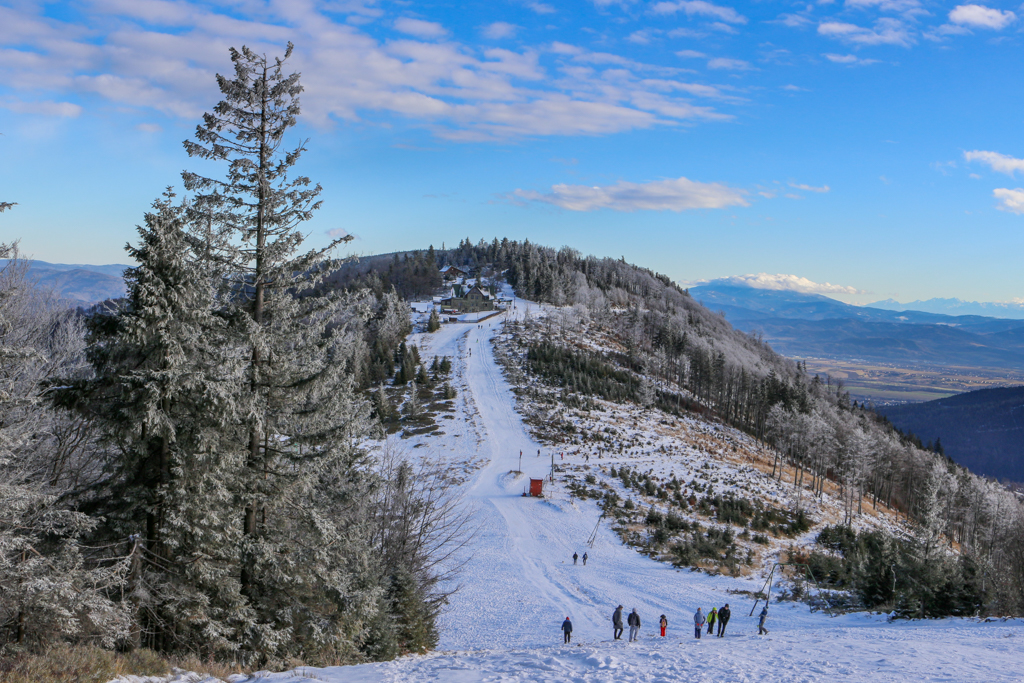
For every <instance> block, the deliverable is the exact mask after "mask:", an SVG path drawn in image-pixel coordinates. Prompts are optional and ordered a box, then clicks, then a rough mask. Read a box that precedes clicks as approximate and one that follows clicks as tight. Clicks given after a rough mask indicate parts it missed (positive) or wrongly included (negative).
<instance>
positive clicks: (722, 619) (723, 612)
mask: <svg viewBox="0 0 1024 683" xmlns="http://www.w3.org/2000/svg"><path fill="white" fill-rule="evenodd" d="M731 616H732V612H731V611H730V610H729V603H725V607H723V608H722V609H720V610H718V637H719V638H724V637H725V625H726V624H728V623H729V617H731Z"/></svg>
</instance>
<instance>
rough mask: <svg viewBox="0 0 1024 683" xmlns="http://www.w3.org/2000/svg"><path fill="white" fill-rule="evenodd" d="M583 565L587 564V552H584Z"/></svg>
mask: <svg viewBox="0 0 1024 683" xmlns="http://www.w3.org/2000/svg"><path fill="white" fill-rule="evenodd" d="M583 566H584V567H586V566H587V554H586V553H583Z"/></svg>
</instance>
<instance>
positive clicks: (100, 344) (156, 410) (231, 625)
mask: <svg viewBox="0 0 1024 683" xmlns="http://www.w3.org/2000/svg"><path fill="white" fill-rule="evenodd" d="M173 197H174V195H173V193H171V192H170V190H168V192H167V193H166V194H165V195H164V197H163V199H161V200H158V201H157V202H155V203H154V205H153V209H154V210H153V211H152V212H150V213H147V214H146V217H145V226H144V227H140V228H139V229H138V232H139V244H138V246H135V247H132V246H129V247H127V248H126V249H127V251H128V253H129V254H130V255H131V256H132V257H133V258H134V259H135V260H136V261H137V262H138V265H137V266H135V267H134V268H130V269H129V270H128V271H127V272H126V276H125V280H126V285H127V288H128V294H127V297H126V303H125V305H124V306H122V307H121V308H119V309H118V310H116V311H114V312H112V313H110V314H106V315H98V316H95V317H94V318H93V319H92V320H91V342H92V343H91V344H90V346H89V348H90V354H89V359H90V362H91V364H92V366H93V368H94V370H95V378H94V379H92V380H91V381H89V382H87V383H84V384H81V385H79V387H78V388H77V389H76V392H75V393H77V394H78V395H77V397H75V396H72V395H71V393H72V392H67V393H68V394H69V395H68V396H66V397H65V399H64V400H72V401H73V403H74V405H76V406H77V407H78V408H79V409H81V410H83V411H84V412H86V413H87V414H88V415H90V416H91V417H92V418H93V419H95V420H96V421H97V422H98V423H99V424H100V425H101V426H102V429H103V432H104V434H105V435H106V438H107V440H108V441H109V442H110V443H111V444H113V445H115V451H114V452H115V454H116V457H115V458H114V460H113V461H112V462H111V463H110V465H109V469H110V470H111V476H110V477H109V478H108V479H106V480H105V481H104V482H103V486H102V488H101V490H100V491H101V492H100V493H99V499H98V500H97V501H96V502H94V503H93V505H94V506H96V507H97V508H98V511H99V512H101V513H102V514H103V515H104V516H105V518H106V519H107V525H106V528H105V532H106V534H108V535H112V536H113V537H114V538H125V537H129V536H135V537H139V538H140V539H141V545H140V547H139V553H140V556H139V558H138V559H137V562H136V565H135V567H134V569H133V571H132V575H131V584H132V585H131V588H132V591H131V596H132V602H133V603H134V612H135V614H136V619H137V622H136V625H135V630H134V634H135V642H136V644H140V645H145V646H147V647H152V648H155V649H160V650H174V649H181V650H188V651H200V652H204V653H209V654H213V653H216V652H223V651H230V650H233V649H234V648H235V647H236V645H235V643H236V642H237V640H238V639H239V637H240V635H241V633H242V631H243V629H244V627H245V624H246V622H247V620H249V619H251V617H252V614H251V612H250V611H249V610H248V608H247V607H246V605H245V604H244V602H243V601H242V600H241V596H240V594H239V585H238V581H237V577H236V573H235V571H234V569H235V567H236V566H237V565H236V564H235V563H225V562H224V558H225V557H230V556H231V555H233V554H234V553H235V552H236V549H237V547H238V544H239V542H240V538H239V535H238V533H237V529H239V525H238V524H237V522H236V520H235V519H234V515H233V509H232V503H231V501H232V498H233V495H234V492H233V491H232V490H231V489H230V488H229V486H228V484H229V482H230V481H231V480H232V478H233V477H234V475H235V473H236V472H237V470H238V469H239V465H240V463H241V460H240V458H239V455H238V450H237V449H235V448H232V444H231V443H230V441H229V440H227V439H226V438H225V437H227V436H228V435H229V434H230V433H231V429H232V425H233V423H235V422H236V421H237V418H236V416H235V415H234V413H233V410H232V408H233V405H234V402H233V396H234V394H235V393H236V392H237V386H238V380H239V378H240V373H239V372H238V371H239V369H240V367H241V363H240V362H238V360H237V359H234V358H232V356H231V355H230V354H227V353H225V349H226V343H225V333H226V325H225V323H224V321H223V319H222V318H220V317H218V316H215V315H214V314H213V304H214V291H213V282H212V279H211V275H212V273H211V272H210V271H209V270H208V268H207V267H206V264H205V263H204V262H203V261H202V260H201V259H200V258H199V256H198V255H197V254H196V253H195V252H194V246H196V245H195V243H194V242H193V241H191V240H190V239H189V237H188V235H187V233H186V230H185V223H184V213H185V207H184V206H175V205H173V204H172V200H173ZM200 246H201V245H200Z"/></svg>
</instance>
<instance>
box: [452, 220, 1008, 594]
mask: <svg viewBox="0 0 1024 683" xmlns="http://www.w3.org/2000/svg"><path fill="white" fill-rule="evenodd" d="M442 258H443V259H447V260H449V261H450V262H452V263H457V264H461V263H485V262H487V263H494V264H495V267H496V268H500V269H502V270H504V271H505V272H506V275H507V278H508V280H509V282H510V283H512V284H513V285H514V286H515V288H516V291H517V293H518V294H520V295H521V296H523V297H526V298H529V299H533V300H538V301H544V302H548V303H551V304H555V305H558V306H561V307H564V308H563V309H562V314H561V316H560V317H556V318H555V319H556V320H557V321H560V324H563V325H568V326H570V327H572V326H577V325H581V324H583V325H589V326H590V328H589V331H588V333H587V334H586V335H585V336H586V337H587V338H594V337H595V335H596V334H597V333H598V332H601V333H603V334H608V335H610V336H611V337H612V338H613V339H614V340H615V344H614V345H613V346H612V347H608V346H607V345H606V346H605V347H597V346H594V345H591V346H590V348H587V345H585V344H584V345H583V346H582V347H580V346H575V347H571V346H569V345H567V343H566V342H565V339H567V338H568V337H569V335H567V334H564V333H557V332H556V331H553V330H549V331H548V332H547V333H546V334H544V335H543V338H544V341H543V342H538V343H537V344H536V346H532V347H531V348H530V349H529V353H528V354H527V358H526V360H527V363H528V371H531V372H533V373H535V374H536V375H537V376H538V377H540V378H542V379H544V380H545V381H546V382H549V383H553V384H555V385H557V386H560V387H562V388H563V389H564V391H565V394H564V396H563V398H562V399H561V400H563V401H564V400H571V396H573V395H597V396H602V397H604V398H608V399H611V400H619V401H621V400H632V401H636V402H638V403H640V404H642V405H656V406H657V407H659V408H660V409H662V410H665V411H667V412H670V413H676V414H682V413H684V412H686V411H691V412H692V411H695V412H698V413H710V414H711V415H713V416H714V417H716V418H717V419H720V420H722V421H723V422H725V423H727V424H731V425H734V426H736V427H738V428H740V429H742V430H743V431H746V432H747V433H749V434H751V435H753V436H755V437H757V438H758V439H761V440H763V441H765V442H767V443H769V444H771V445H772V446H773V447H774V449H775V452H776V454H777V456H776V457H777V459H779V460H781V461H783V462H779V463H777V464H778V465H779V470H780V471H781V468H782V467H790V468H793V470H794V471H795V472H796V476H795V477H794V479H795V481H796V482H798V483H797V486H799V487H803V488H806V489H808V490H809V492H810V493H811V494H814V495H820V494H821V492H822V490H823V486H824V484H825V482H826V481H829V482H834V483H835V484H837V485H838V487H839V488H840V490H841V492H842V493H841V495H842V496H843V498H844V500H845V501H846V503H845V509H846V515H845V519H844V520H843V522H844V524H846V525H850V524H851V523H853V522H854V521H855V520H856V519H857V518H858V516H859V515H860V514H862V512H863V507H864V505H865V504H869V503H872V502H876V503H884V505H885V506H886V507H889V508H892V509H895V510H897V511H899V514H901V515H903V516H905V517H906V518H908V519H910V520H912V521H913V522H915V524H916V527H915V528H916V529H917V531H916V532H915V538H914V539H912V542H910V543H909V544H906V545H900V544H899V543H895V542H894V541H895V540H894V541H893V542H885V543H881V544H879V543H878V542H876V541H871V540H869V539H863V540H861V541H856V539H855V540H854V541H853V542H849V543H846V542H845V541H844V543H843V544H838V545H835V544H833V545H834V549H833V551H832V552H836V553H839V555H840V556H841V557H843V558H845V560H844V561H846V562H849V563H850V566H851V567H853V566H858V565H859V566H860V567H861V569H862V571H863V570H864V569H865V568H869V569H867V574H862V575H861V576H860V577H859V579H858V578H850V581H861V582H862V583H872V582H876V581H877V580H878V579H877V578H872V577H873V576H874V574H873V572H878V571H882V569H883V567H884V566H887V564H886V563H889V562H890V560H892V562H896V561H897V560H896V558H897V557H901V558H902V559H901V560H899V563H900V566H902V567H905V568H906V569H907V571H908V572H912V573H913V576H914V577H915V578H914V581H915V582H916V585H917V586H919V589H918V590H917V591H916V598H915V599H916V600H917V602H918V604H919V605H921V606H922V607H921V609H922V610H923V611H924V612H928V611H929V610H935V609H937V610H938V611H937V612H932V613H942V609H943V608H942V607H941V605H942V604H944V603H943V597H942V596H943V595H947V596H952V595H953V594H957V595H961V596H962V595H963V594H965V593H969V594H972V595H974V598H973V599H974V600H976V604H977V608H978V609H981V610H994V611H996V612H1001V613H1006V612H1009V613H1020V612H1021V610H1022V609H1024V556H1022V555H1021V554H1020V553H1019V548H1020V547H1021V542H1022V541H1024V510H1022V506H1021V503H1020V501H1019V500H1018V498H1017V497H1016V496H1015V495H1014V494H1013V493H1011V492H1010V491H1008V490H1006V489H1005V488H1004V487H1002V486H1000V485H999V484H997V483H995V482H992V481H988V480H985V479H983V478H981V477H979V476H977V475H974V474H972V473H970V472H969V471H968V470H966V469H964V468H963V467H960V466H957V465H956V464H955V463H953V462H952V461H950V460H949V459H947V458H945V457H944V456H942V455H940V454H938V453H935V452H932V451H927V450H923V449H922V448H920V447H918V445H917V443H916V441H915V440H913V439H910V438H906V437H904V436H903V435H901V434H900V433H899V432H897V431H896V430H895V429H893V428H892V426H891V425H890V424H889V423H888V421H887V420H885V419H884V418H882V417H880V416H879V415H877V414H876V413H874V412H872V411H871V410H868V409H866V408H865V407H863V406H859V405H857V404H856V403H854V402H851V401H850V399H849V396H848V394H846V393H844V392H842V391H841V388H840V387H836V386H833V385H832V384H831V382H830V381H829V379H828V378H827V377H825V378H822V377H819V376H814V377H810V376H808V375H807V373H806V372H804V370H803V368H802V366H801V365H799V364H796V363H793V362H791V361H788V360H786V359H784V358H782V357H780V356H779V355H778V354H776V353H775V352H774V351H772V350H771V349H770V348H769V347H768V346H767V345H766V344H764V343H762V342H761V341H759V340H758V339H756V338H754V337H751V336H749V335H747V334H744V333H742V332H739V331H737V330H735V329H733V328H732V327H731V326H730V325H729V323H728V322H727V321H726V320H725V319H724V318H722V317H721V316H719V315H716V314H714V313H711V312H710V311H708V310H707V309H705V308H704V307H702V306H701V305H699V304H698V303H697V302H695V301H694V300H693V299H692V298H691V297H690V296H689V295H688V293H687V292H686V291H685V290H683V289H681V288H680V287H678V286H677V285H675V284H674V283H672V282H671V281H670V280H669V279H668V278H667V277H665V276H662V275H658V274H655V273H652V272H650V271H647V270H645V269H642V268H638V267H635V266H632V265H629V264H626V263H625V262H623V261H617V260H613V259H597V258H594V257H582V256H581V255H580V254H579V253H578V252H576V251H574V250H572V249H568V248H563V249H561V250H554V249H549V248H545V247H540V246H537V245H533V244H529V243H527V242H523V243H518V242H510V241H507V240H505V241H501V242H499V241H497V240H494V241H493V242H491V243H485V242H481V243H480V244H478V245H472V244H470V243H469V241H468V240H467V241H466V242H464V243H463V244H461V245H460V246H459V247H458V248H457V249H455V250H452V251H449V252H446V253H445V254H443V255H442ZM773 471H774V470H773ZM943 547H945V548H947V551H948V550H955V551H958V552H955V553H953V554H948V552H946V551H942V550H941V549H942V548H943ZM842 548H846V549H847V550H848V552H846V553H843V552H842ZM837 549H838V550H837ZM911 558H914V559H913V561H911ZM982 577H986V580H985V581H982ZM967 602H968V603H970V602H971V600H968V601H967ZM949 604H953V603H952V602H950V603H949ZM957 604H960V605H963V604H964V603H963V602H962V601H960V602H958V603H957ZM924 605H929V608H928V610H925V608H924V607H923V606H924ZM911 611H913V610H911Z"/></svg>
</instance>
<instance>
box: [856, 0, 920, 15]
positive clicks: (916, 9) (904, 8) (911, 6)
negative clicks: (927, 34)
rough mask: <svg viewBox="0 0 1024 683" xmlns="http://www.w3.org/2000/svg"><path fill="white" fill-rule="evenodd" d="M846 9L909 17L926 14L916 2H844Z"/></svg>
mask: <svg viewBox="0 0 1024 683" xmlns="http://www.w3.org/2000/svg"><path fill="white" fill-rule="evenodd" d="M845 5H846V6H847V7H852V8H857V9H878V10H881V11H882V12H895V13H898V14H903V15H905V16H908V17H911V16H914V15H916V14H928V11H927V10H925V9H924V8H923V7H921V3H920V2H919V1H918V0H846V3H845Z"/></svg>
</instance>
